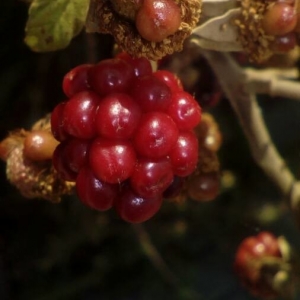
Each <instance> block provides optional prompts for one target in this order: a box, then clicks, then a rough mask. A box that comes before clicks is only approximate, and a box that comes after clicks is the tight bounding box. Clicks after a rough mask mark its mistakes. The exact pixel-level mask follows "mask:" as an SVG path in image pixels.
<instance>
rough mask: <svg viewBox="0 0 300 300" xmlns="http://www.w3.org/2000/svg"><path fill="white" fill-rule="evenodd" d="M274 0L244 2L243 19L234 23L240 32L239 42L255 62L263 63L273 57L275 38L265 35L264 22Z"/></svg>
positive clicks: (244, 0)
mask: <svg viewBox="0 0 300 300" xmlns="http://www.w3.org/2000/svg"><path fill="white" fill-rule="evenodd" d="M273 3H275V1H274V0H242V2H241V9H242V14H241V17H240V18H239V19H237V20H235V21H234V23H235V25H236V26H237V27H238V30H239V40H240V42H241V44H242V46H243V48H244V50H245V52H246V53H247V54H248V55H249V59H250V60H251V61H254V62H262V61H265V60H267V59H268V58H269V57H271V56H272V55H273V54H274V52H273V50H272V45H273V41H274V39H275V37H274V36H272V35H268V34H266V33H265V31H264V29H263V26H262V20H263V17H264V15H265V13H266V12H267V10H268V8H269V6H270V5H272V4H273Z"/></svg>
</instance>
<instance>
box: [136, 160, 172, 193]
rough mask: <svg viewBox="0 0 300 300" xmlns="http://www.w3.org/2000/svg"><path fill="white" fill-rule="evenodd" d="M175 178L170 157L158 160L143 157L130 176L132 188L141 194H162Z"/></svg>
mask: <svg viewBox="0 0 300 300" xmlns="http://www.w3.org/2000/svg"><path fill="white" fill-rule="evenodd" d="M172 180H173V171H172V165H171V163H170V161H169V159H168V158H161V159H157V160H153V159H147V158H141V159H139V160H138V161H137V163H136V166H135V168H134V171H133V173H132V174H131V177H130V184H131V187H132V189H133V190H134V191H135V192H136V193H137V194H138V195H140V196H143V197H153V196H157V195H161V194H162V193H163V192H164V191H165V190H166V189H167V187H168V186H169V185H170V184H171V182H172Z"/></svg>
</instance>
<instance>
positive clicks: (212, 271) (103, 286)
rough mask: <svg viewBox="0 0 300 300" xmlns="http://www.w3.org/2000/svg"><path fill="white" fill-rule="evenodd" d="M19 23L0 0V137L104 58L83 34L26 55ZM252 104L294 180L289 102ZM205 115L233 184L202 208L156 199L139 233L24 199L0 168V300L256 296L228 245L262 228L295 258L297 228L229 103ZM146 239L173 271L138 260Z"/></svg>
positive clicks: (294, 115)
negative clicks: (63, 45)
mask: <svg viewBox="0 0 300 300" xmlns="http://www.w3.org/2000/svg"><path fill="white" fill-rule="evenodd" d="M26 17H27V6H26V4H24V3H23V2H21V1H16V0H1V4H0V45H1V46H0V137H1V139H3V138H4V137H5V136H6V135H7V134H8V132H9V131H11V130H13V129H16V128H20V127H23V128H29V127H30V126H31V124H32V123H33V122H34V121H36V120H37V119H39V118H41V117H43V116H44V115H45V114H46V113H48V112H50V111H51V110H52V109H53V108H54V106H55V105H56V104H57V103H58V102H60V101H62V100H63V99H64V96H63V93H62V89H61V81H62V78H63V75H64V74H65V73H66V72H67V71H69V70H70V69H71V68H72V67H75V66H76V65H78V64H81V63H85V62H92V60H94V59H95V58H96V60H100V59H102V58H108V57H111V56H112V47H113V41H112V38H111V37H110V36H105V35H102V36H100V35H92V36H91V35H89V36H87V35H85V34H84V33H82V34H80V35H79V36H78V37H76V38H75V39H74V40H73V41H72V43H71V45H70V46H69V47H68V48H67V49H65V50H62V51H57V52H55V53H46V54H38V53H34V52H32V51H30V49H28V48H27V47H26V45H25V44H24V43H23V38H24V27H25V22H26ZM91 53H92V54H91ZM201 64H202V61H201V62H200V63H199V68H200V69H201V68H202V65H201ZM203 64H204V63H203ZM203 70H204V71H202V72H206V71H205V70H206V69H205V68H204V67H203ZM204 77H205V76H204ZM203 81H204V79H203ZM199 84H201V83H199ZM203 84H204V83H202V85H203ZM204 85H205V84H204ZM260 104H261V106H262V108H263V112H264V116H265V120H266V122H267V125H268V127H269V129H270V131H271V135H272V137H273V138H274V141H275V144H276V145H277V146H278V149H279V150H280V152H281V154H282V155H283V156H284V158H285V159H286V160H287V163H288V164H289V165H290V166H291V168H292V169H293V171H294V172H295V173H296V174H297V175H298V176H299V165H300V163H299V162H300V156H299V153H300V135H299V132H300V103H299V102H297V101H291V100H287V99H272V100H271V99H266V98H263V99H260ZM209 111H210V112H211V113H212V114H214V115H215V117H216V119H217V120H218V122H219V126H220V129H221V131H222V134H223V139H224V141H223V145H222V148H221V150H220V153H219V157H220V161H221V164H222V170H227V171H230V172H231V173H232V174H234V176H235V178H236V185H235V186H234V187H233V188H231V189H227V190H223V191H222V193H221V194H220V196H219V197H218V198H217V199H216V200H215V201H212V202H209V203H197V202H194V201H187V202H186V203H185V204H183V205H176V204H174V203H164V205H163V207H162V209H161V211H160V212H159V213H158V214H157V215H156V216H155V217H154V218H153V219H151V220H150V221H148V222H146V223H145V224H143V226H142V227H141V226H132V225H130V224H127V223H125V222H123V221H121V220H120V219H119V218H118V216H117V215H116V214H115V213H114V212H113V211H111V212H105V213H98V212H95V211H91V210H90V209H88V208H86V207H85V206H83V205H82V204H81V203H80V202H79V200H78V199H77V198H76V196H73V197H66V198H65V199H63V201H62V203H60V204H51V203H48V202H45V201H41V200H27V199H24V198H23V197H22V196H21V195H20V194H19V193H18V191H17V190H16V189H15V188H14V187H13V186H11V185H10V184H9V183H8V181H7V179H6V176H5V163H4V162H1V164H0V299H1V300H7V299H9V300H14V299H16V300H27V299H28V300H29V299H30V300H48V299H49V300H50V299H51V300H60V299H62V300H69V299H70V300H71V299H72V300H77V299H78V300H94V299H95V300H96V299H97V300H98V299H119V300H134V299H139V300H148V299H207V300H210V299H211V300H212V299H213V300H221V299H222V300H223V299H224V300H225V299H230V300H246V299H249V300H250V299H255V298H253V297H252V296H250V295H249V293H248V292H247V291H246V290H245V289H244V288H243V287H241V286H240V283H239V281H238V279H237V278H236V277H235V275H234V273H233V272H232V264H233V260H234V254H235V250H236V247H237V245H238V244H239V243H240V242H241V241H242V239H243V238H245V237H246V236H248V235H255V234H257V233H258V232H259V231H261V230H270V231H272V232H273V233H274V234H275V235H284V236H286V238H287V239H288V240H289V241H290V243H291V244H292V245H293V246H294V247H295V249H296V250H298V251H299V247H300V238H299V230H298V228H297V226H296V224H295V221H294V219H293V218H292V216H291V214H290V213H289V209H288V207H287V205H286V204H285V203H284V201H283V199H282V198H281V196H280V194H279V193H278V192H277V190H276V187H274V186H273V184H272V183H271V182H270V181H269V180H268V179H267V178H266V177H265V175H264V174H263V173H262V172H261V170H260V169H259V168H258V167H256V165H255V164H254V162H253V160H252V158H251V156H250V153H249V149H248V146H247V142H246V140H245V138H244V136H243V134H242V132H241V129H240V127H239V124H238V123H237V121H236V118H235V116H234V113H233V112H232V110H231V107H230V105H229V103H228V101H227V100H226V99H222V100H221V101H220V102H219V103H218V104H217V105H215V106H214V107H213V108H209ZM145 232H146V234H147V235H146V238H145V235H144V233H145ZM148 237H150V239H151V241H152V245H154V246H155V247H156V250H157V251H158V252H159V253H160V255H161V256H162V257H163V259H164V261H165V263H166V264H167V265H168V266H169V269H170V270H171V272H172V275H170V274H169V273H168V272H165V271H164V269H163V270H161V269H159V268H160V267H162V264H159V263H158V264H156V263H155V262H153V261H152V260H151V258H149V255H147V253H149V252H151V249H152V248H151V245H149V244H148V239H147V238H148ZM150 256H151V255H150ZM152 257H153V256H152ZM158 266H160V267H158ZM174 277H176V279H174ZM174 280H175V282H174ZM299 299H300V298H299Z"/></svg>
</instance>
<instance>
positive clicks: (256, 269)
mask: <svg viewBox="0 0 300 300" xmlns="http://www.w3.org/2000/svg"><path fill="white" fill-rule="evenodd" d="M280 257H281V252H280V248H279V244H278V241H277V239H276V237H275V236H274V235H273V234H271V233H269V232H265V231H264V232H261V233H259V234H258V235H257V236H251V237H248V238H246V239H244V240H243V241H242V243H241V244H240V245H239V247H238V249H237V252H236V256H235V262H234V268H235V271H236V273H237V275H238V276H239V278H240V279H241V281H242V283H243V284H244V285H245V286H247V287H248V288H249V290H250V291H251V292H252V293H253V294H254V295H257V296H260V297H274V296H277V291H275V290H274V289H273V287H272V286H270V285H269V284H268V281H265V280H264V267H263V266H264V264H266V266H268V264H269V262H270V258H280Z"/></svg>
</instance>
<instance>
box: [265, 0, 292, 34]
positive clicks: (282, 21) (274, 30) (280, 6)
mask: <svg viewBox="0 0 300 300" xmlns="http://www.w3.org/2000/svg"><path fill="white" fill-rule="evenodd" d="M296 24H297V14H296V9H295V8H294V7H293V6H291V5H289V4H287V3H282V2H281V3H280V2H279V3H275V4H274V5H273V6H271V7H270V8H269V9H268V11H267V12H266V13H265V15H264V17H263V20H262V26H263V29H264V30H265V31H266V33H267V34H271V35H285V34H287V33H289V32H292V31H293V30H294V28H295V27H296Z"/></svg>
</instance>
